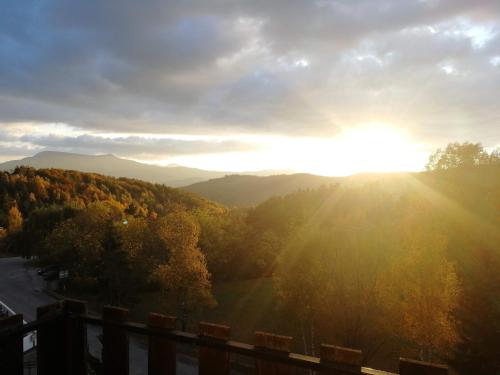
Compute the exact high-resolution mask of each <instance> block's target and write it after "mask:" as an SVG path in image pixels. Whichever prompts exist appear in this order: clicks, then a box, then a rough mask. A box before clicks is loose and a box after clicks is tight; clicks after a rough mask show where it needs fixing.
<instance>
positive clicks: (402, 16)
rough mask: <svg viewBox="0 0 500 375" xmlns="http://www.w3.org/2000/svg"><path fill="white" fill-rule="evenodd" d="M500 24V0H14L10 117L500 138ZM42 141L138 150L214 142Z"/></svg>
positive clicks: (1, 58)
mask: <svg viewBox="0 0 500 375" xmlns="http://www.w3.org/2000/svg"><path fill="white" fill-rule="evenodd" d="M20 25H22V27H21V26H20ZM499 30H500V3H499V2H498V1H496V0H479V1H478V0H422V1H413V0H411V1H410V0H378V1H373V0H360V1H356V2H353V1H349V0H337V1H330V0H317V1H311V0H286V1H285V0H276V1H264V0H255V1H244V0H234V1H229V0H212V1H202V2H200V1H190V0H188V1H173V0H170V1H164V0H148V1H145V2H137V1H135V0H123V1H120V2H113V1H107V0H106V1H102V0H88V1H76V2H75V1H73V2H67V1H63V0H36V1H35V0H27V1H23V2H20V1H17V0H6V4H3V11H2V12H1V13H0V121H3V122H16V121H34V122H62V123H67V124H69V125H71V126H73V127H78V128H80V129H84V130H85V131H88V132H94V133H95V132H113V133H132V132H133V133H158V134H162V133H168V134H172V133H179V134H226V133H229V134H234V133H274V134H296V135H319V134H330V135H331V134H335V133H336V132H338V131H339V130H341V129H343V128H345V127H351V126H355V125H356V124H359V123H365V122H372V121H379V122H387V123H390V124H394V125H396V126H403V127H406V128H408V129H410V130H411V131H412V133H414V134H415V136H416V137H417V138H420V139H426V140H430V141H432V142H446V141H449V140H454V139H457V138H460V139H462V138H463V139H470V140H473V141H475V140H482V141H483V142H484V143H485V144H488V143H494V144H496V143H498V142H499V141H500V127H499V126H498V125H499V120H500V109H499V108H498V104H497V103H498V101H499V100H500V93H499V91H498V87H500V67H499V66H498V64H493V63H491V61H496V60H495V57H498V56H500V34H499ZM443 67H449V68H448V70H449V71H451V70H450V69H452V71H453V73H454V74H446V69H444V70H443ZM28 139H29V142H33V143H34V144H37V145H40V146H41V147H66V148H70V147H72V148H73V149H78V150H89V152H90V151H92V150H94V151H96V152H97V150H99V152H101V151H100V150H103V152H105V151H104V149H106V148H109V149H110V150H113V149H116V150H117V151H116V153H117V154H120V153H121V152H123V153H128V154H127V155H129V154H130V155H131V154H133V153H143V152H148V150H149V152H150V153H153V152H158V153H161V152H166V151H165V150H172V151H171V152H174V153H175V152H177V153H183V152H188V151H187V150H196V149H198V150H202V149H205V150H213V149H212V147H215V146H213V144H212V143H203V142H202V143H200V144H196V143H189V142H188V143H183V142H179V141H176V142H174V141H173V140H172V141H165V140H161V141H160V140H149V141H146V140H144V139H143V138H140V139H135V138H128V137H121V138H117V139H107V138H103V137H95V136H91V135H87V136H78V137H72V138H61V137H55V138H54V137H50V136H48V137H45V138H36V139H34V138H25V140H28ZM169 142H170V143H169ZM51 144H52V146H50V145H51ZM127 144H128V145H129V146H127ZM217 147H220V150H224V149H226V150H230V149H239V148H244V147H246V146H244V145H240V144H233V145H229V144H217ZM185 150H186V151H185ZM110 152H115V151H110ZM209 152H212V151H209Z"/></svg>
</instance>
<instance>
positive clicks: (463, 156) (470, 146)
mask: <svg viewBox="0 0 500 375" xmlns="http://www.w3.org/2000/svg"><path fill="white" fill-rule="evenodd" d="M491 164H500V155H499V151H498V150H495V151H492V152H491V153H488V152H487V151H486V150H485V149H484V148H483V146H482V145H481V143H470V142H464V143H458V142H455V143H449V144H448V146H446V148H445V149H444V150H443V149H438V150H436V151H435V152H434V153H433V154H432V155H431V156H430V157H429V161H428V163H427V164H426V166H425V168H426V169H427V170H428V171H433V170H444V169H451V168H459V167H473V166H478V165H491Z"/></svg>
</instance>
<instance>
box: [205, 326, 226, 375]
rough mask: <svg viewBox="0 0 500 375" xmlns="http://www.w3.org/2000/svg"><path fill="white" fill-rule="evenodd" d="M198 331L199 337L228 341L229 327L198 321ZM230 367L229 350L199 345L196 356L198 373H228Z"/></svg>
mask: <svg viewBox="0 0 500 375" xmlns="http://www.w3.org/2000/svg"><path fill="white" fill-rule="evenodd" d="M198 333H199V335H200V336H201V337H206V338H209V339H211V340H219V341H223V342H225V341H228V340H229V337H230V334H231V328H230V327H228V326H224V325H219V324H213V323H207V322H200V323H198ZM230 368H231V364H230V354H229V352H226V351H223V350H219V349H215V348H209V347H206V346H200V349H199V358H198V373H199V374H200V375H229V371H230Z"/></svg>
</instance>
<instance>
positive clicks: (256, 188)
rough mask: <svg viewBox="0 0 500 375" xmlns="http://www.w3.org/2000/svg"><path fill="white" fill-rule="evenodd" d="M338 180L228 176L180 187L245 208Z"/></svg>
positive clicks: (306, 176)
mask: <svg viewBox="0 0 500 375" xmlns="http://www.w3.org/2000/svg"><path fill="white" fill-rule="evenodd" d="M342 180H343V178H341V177H325V176H316V175H312V174H307V173H295V174H282V175H275V176H251V175H230V176H224V177H222V178H215V179H211V180H209V181H203V182H198V183H195V184H192V185H189V186H185V187H183V189H184V190H187V191H190V192H193V193H197V194H199V195H202V196H204V197H206V198H208V199H210V200H213V201H216V202H220V203H223V204H225V205H227V206H230V207H234V206H239V207H245V206H253V205H256V204H259V203H262V202H264V201H265V200H266V199H268V198H271V197H273V196H281V195H286V194H288V193H292V192H294V191H297V190H301V189H315V188H318V187H319V186H321V185H328V184H334V183H337V182H340V181H342Z"/></svg>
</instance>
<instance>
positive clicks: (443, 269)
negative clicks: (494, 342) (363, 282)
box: [378, 230, 460, 360]
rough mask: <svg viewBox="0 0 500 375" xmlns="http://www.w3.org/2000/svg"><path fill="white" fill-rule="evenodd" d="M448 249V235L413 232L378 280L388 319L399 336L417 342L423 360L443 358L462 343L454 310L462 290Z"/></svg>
mask: <svg viewBox="0 0 500 375" xmlns="http://www.w3.org/2000/svg"><path fill="white" fill-rule="evenodd" d="M445 250H446V238H445V237H444V236H443V235H440V234H437V233H432V232H429V231H427V232H425V233H418V230H417V231H415V232H413V233H411V235H410V236H409V238H406V239H405V240H404V242H403V246H402V251H403V252H402V253H401V255H400V256H399V257H396V258H395V259H394V260H393V264H392V266H391V267H390V268H389V269H388V271H387V272H386V273H384V275H383V276H382V278H381V280H380V281H379V284H378V293H379V298H380V299H381V301H382V302H383V305H384V306H385V307H386V309H387V311H386V314H387V316H386V319H387V321H386V322H387V324H389V325H390V327H391V328H392V329H393V332H394V334H395V335H396V336H399V337H401V338H403V339H406V340H410V341H411V342H413V343H414V344H415V345H417V347H418V349H419V356H420V358H421V359H422V360H431V359H432V358H433V357H435V356H436V355H437V356H439V355H441V357H443V354H446V353H449V352H450V350H451V349H452V348H453V347H454V345H455V344H456V342H457V326H456V321H455V318H454V315H453V314H454V309H455V308H456V307H457V304H458V301H459V290H460V289H459V283H458V278H457V274H456V271H455V266H454V264H453V263H451V262H450V261H448V260H447V259H446V254H445Z"/></svg>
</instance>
